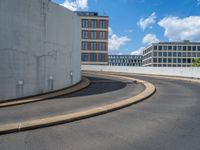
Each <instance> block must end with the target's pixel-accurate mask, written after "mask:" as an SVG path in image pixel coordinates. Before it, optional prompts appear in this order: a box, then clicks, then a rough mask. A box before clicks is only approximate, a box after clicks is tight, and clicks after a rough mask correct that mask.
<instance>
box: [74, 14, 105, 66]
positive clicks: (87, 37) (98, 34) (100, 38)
mask: <svg viewBox="0 0 200 150" xmlns="http://www.w3.org/2000/svg"><path fill="white" fill-rule="evenodd" d="M77 14H78V15H79V16H80V18H81V23H82V41H81V53H82V58H81V59H82V64H84V65H87V64H88V65H107V64H108V16H99V15H98V13H97V12H77Z"/></svg>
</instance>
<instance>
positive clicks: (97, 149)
mask: <svg viewBox="0 0 200 150" xmlns="http://www.w3.org/2000/svg"><path fill="white" fill-rule="evenodd" d="M134 77H137V76H134ZM137 78H140V79H144V80H147V81H150V82H152V83H153V84H154V85H155V86H156V88H157V92H156V93H155V94H154V95H153V96H151V97H150V98H148V99H146V100H145V101H142V102H141V103H138V104H136V105H132V106H130V107H127V108H123V109H121V110H118V111H114V112H111V113H108V114H105V115H101V116H97V117H93V118H89V119H85V120H81V121H76V122H73V123H68V124H62V125H58V126H53V127H47V128H41V129H37V130H30V131H25V132H21V133H14V134H7V135H2V136H0V150H16V149H19V150H24V149H25V150H38V149H39V150H199V149H200V85H199V84H196V83H191V82H186V81H177V80H170V79H163V80H161V79H158V78H151V77H139V76H138V77H137ZM101 95H102V94H101Z"/></svg>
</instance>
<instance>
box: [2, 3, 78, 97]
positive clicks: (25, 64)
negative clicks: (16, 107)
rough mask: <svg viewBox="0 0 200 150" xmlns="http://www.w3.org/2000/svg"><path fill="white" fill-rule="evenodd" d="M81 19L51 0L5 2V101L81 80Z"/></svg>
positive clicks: (3, 59) (3, 46)
mask: <svg viewBox="0 0 200 150" xmlns="http://www.w3.org/2000/svg"><path fill="white" fill-rule="evenodd" d="M80 38H81V23H80V18H79V17H78V16H77V15H76V14H75V13H73V12H71V11H69V10H68V9H66V8H64V7H62V6H59V5H57V4H54V3H52V2H50V1H49V0H1V1H0V100H5V99H12V98H19V97H24V96H30V95H35V94H40V93H45V92H49V91H52V90H58V89H61V88H64V87H67V86H70V85H73V84H75V83H77V82H79V81H80V79H81V72H80V68H81V66H80V64H81V62H80V61H81V60H80V59H81V56H80V55H81V54H80V46H81V45H80V43H81V42H80V40H81V39H80Z"/></svg>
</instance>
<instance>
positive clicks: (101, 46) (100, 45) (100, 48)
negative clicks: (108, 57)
mask: <svg viewBox="0 0 200 150" xmlns="http://www.w3.org/2000/svg"><path fill="white" fill-rule="evenodd" d="M99 50H100V51H105V50H106V49H105V43H104V42H100V43H99Z"/></svg>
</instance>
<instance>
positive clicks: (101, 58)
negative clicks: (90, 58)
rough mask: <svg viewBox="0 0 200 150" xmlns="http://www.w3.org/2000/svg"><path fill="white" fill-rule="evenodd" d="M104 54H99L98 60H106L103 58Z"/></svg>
mask: <svg viewBox="0 0 200 150" xmlns="http://www.w3.org/2000/svg"><path fill="white" fill-rule="evenodd" d="M105 55H106V54H99V61H100V62H105V60H106V59H105V58H106V57H105Z"/></svg>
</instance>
